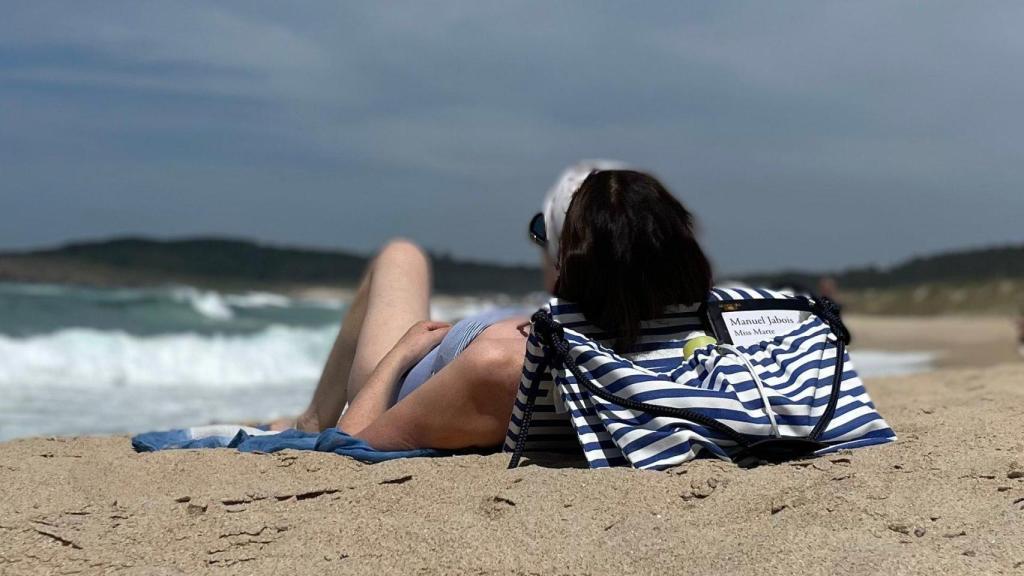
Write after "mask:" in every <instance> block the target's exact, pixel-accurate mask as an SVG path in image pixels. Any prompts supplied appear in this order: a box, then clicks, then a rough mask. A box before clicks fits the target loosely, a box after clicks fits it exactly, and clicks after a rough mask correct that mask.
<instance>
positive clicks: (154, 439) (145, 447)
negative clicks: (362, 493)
mask: <svg viewBox="0 0 1024 576" xmlns="http://www.w3.org/2000/svg"><path fill="white" fill-rule="evenodd" d="M132 448H134V449H135V451H136V452H155V451H158V450H176V449H188V448H235V449H237V450H239V451H240V452H277V451H280V450H313V451H316V452H333V453H334V454H339V455H341V456H348V457H350V458H355V459H356V460H359V461H360V462H365V463H367V464H375V463H377V462H384V461H385V460H396V459H398V458H424V457H435V456H449V455H452V454H454V453H453V452H448V451H444V450H431V449H419V450H377V449H375V448H373V447H372V446H370V445H369V444H367V443H366V442H364V441H363V440H360V439H358V438H355V437H352V436H349V435H348V434H345V433H344V432H342V431H341V430H338V429H337V428H328V429H327V430H324V431H323V432H321V433H319V434H313V433H311V432H301V431H299V430H294V429H293V430H285V431H283V432H270V431H267V430H261V429H259V428H253V427H251V426H227V425H223V426H197V427H194V428H181V429H178V430H166V431H162V432H146V433H144V434H139V435H137V436H135V437H133V438H132Z"/></svg>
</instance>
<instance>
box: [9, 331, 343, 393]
mask: <svg viewBox="0 0 1024 576" xmlns="http://www.w3.org/2000/svg"><path fill="white" fill-rule="evenodd" d="M336 333H337V328H336V327H333V326H325V327H322V328H298V327H289V326H270V327H268V328H266V329H264V330H262V331H260V332H257V333H254V334H232V335H218V334H214V335H199V334H193V333H179V334H161V335H156V336H134V335H131V334H128V333H126V332H122V331H100V330H95V329H91V328H66V329H62V330H59V331H57V332H54V333H52V334H45V335H40V336H32V337H28V338H11V337H9V336H0V358H2V359H3V362H0V386H25V385H45V384H59V385H66V386H72V387H105V386H150V385H204V386H216V387H224V386H236V387H237V386H251V385H254V384H261V383H284V382H299V381H309V380H315V379H316V378H317V377H318V376H319V375H320V370H321V369H322V367H323V363H324V361H325V360H326V358H327V353H328V352H329V350H330V346H331V343H332V341H333V338H334V335H335V334H336Z"/></svg>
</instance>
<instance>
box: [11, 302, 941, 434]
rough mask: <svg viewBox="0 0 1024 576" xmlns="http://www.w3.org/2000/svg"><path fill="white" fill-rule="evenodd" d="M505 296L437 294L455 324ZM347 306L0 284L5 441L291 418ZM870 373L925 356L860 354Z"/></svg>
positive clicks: (909, 368) (909, 365)
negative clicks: (490, 298) (489, 298)
mask: <svg viewBox="0 0 1024 576" xmlns="http://www.w3.org/2000/svg"><path fill="white" fill-rule="evenodd" d="M496 303H500V304H502V305H507V304H508V303H509V302H508V300H507V299H502V301H501V302H493V301H489V300H484V299H480V298H461V299H454V298H446V299H439V300H438V302H437V303H436V304H435V305H434V306H433V308H432V315H433V317H434V318H436V319H441V320H454V319H457V318H460V317H463V316H465V315H468V314H472V313H473V312H476V311H478V310H482V309H485V308H487V307H490V306H493V305H495V304H496ZM346 306H347V302H345V301H342V300H329V299H319V300H312V299H305V300H304V299H296V298H288V297H285V296H282V295H279V294H269V293H262V292H248V293H220V292H215V291H210V290H201V289H196V288H192V287H188V286H173V287H166V288H152V289H127V288H122V289H97V288H82V287H69V286H54V285H38V284H4V283H0V440H6V439H10V438H16V437H24V436H51V435H70V434H75V435H78V434H109V433H124V432H141V431H146V430H156V429H166V428H174V427H183V426H191V425H199V424H207V423H211V422H240V421H250V422H252V421H268V420H271V419H273V418H277V417H280V416H288V415H295V414H297V413H298V412H299V411H300V410H301V409H302V408H304V407H305V405H306V402H307V401H308V399H309V396H310V394H311V393H312V390H313V388H314V387H315V385H316V381H317V378H318V377H319V375H320V370H321V368H322V366H323V363H324V361H325V360H326V358H327V354H328V351H329V350H330V347H331V344H332V342H333V340H334V337H335V334H336V333H337V330H338V327H339V325H340V321H341V318H342V316H343V314H344V312H345V309H346ZM856 361H857V366H858V369H859V371H860V372H861V373H862V374H863V375H865V376H878V375H884V374H900V373H907V372H913V371H918V370H926V369H928V368H929V366H930V364H931V361H932V359H931V357H930V356H929V355H927V354H892V353H884V352H874V351H857V352H856Z"/></svg>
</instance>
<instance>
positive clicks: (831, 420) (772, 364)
mask: <svg viewBox="0 0 1024 576" xmlns="http://www.w3.org/2000/svg"><path fill="white" fill-rule="evenodd" d="M532 324H533V330H532V333H531V335H530V338H529V339H528V341H527V351H526V359H525V362H524V366H523V377H522V381H521V384H520V388H519V393H518V395H517V398H516V403H515V406H514V408H513V414H512V420H511V422H510V423H509V428H508V433H507V435H506V442H505V450H506V451H509V452H512V458H511V461H510V464H509V466H510V467H515V466H517V465H518V463H519V461H520V459H521V456H522V454H523V453H524V451H525V450H526V449H527V448H529V449H530V450H531V451H533V450H538V451H565V450H570V449H574V451H576V452H578V451H579V450H580V447H582V451H583V454H584V456H585V457H586V459H587V462H588V463H589V465H590V467H592V468H603V467H607V466H622V465H628V466H633V467H635V468H645V469H656V470H657V469H664V468H667V467H670V466H675V465H678V464H681V463H684V462H687V461H689V460H691V459H693V458H695V457H697V456H698V455H706V456H712V457H717V458H720V459H723V460H728V461H732V462H736V463H737V464H741V465H751V464H756V463H759V462H780V461H785V460H790V459H796V458H805V457H810V456H815V455H821V454H826V453H829V452H834V451H837V450H841V449H847V448H856V447H861V446H869V445H874V444H882V443H886V442H891V441H893V440H895V434H894V433H893V431H892V429H891V428H890V427H889V425H888V424H886V422H885V420H883V419H882V417H881V415H879V413H878V411H877V410H876V409H875V406H874V404H873V403H872V402H871V399H870V397H869V396H868V394H867V391H866V390H865V389H864V385H863V383H862V382H861V380H860V378H859V377H858V376H857V372H856V370H855V369H854V366H853V363H852V361H851V360H850V356H849V353H848V351H847V350H846V344H847V343H848V342H849V333H848V332H847V330H846V328H845V327H844V326H843V324H842V320H841V319H840V318H839V315H838V313H837V310H836V308H835V306H834V305H833V304H831V303H830V302H829V301H828V300H826V299H823V298H822V299H816V300H815V299H810V298H806V297H800V296H792V295H789V294H785V293H781V292H774V291H769V290H762V289H749V288H731V289H722V288H717V289H715V290H712V292H711V293H710V294H709V297H708V300H707V302H705V303H704V304H703V305H701V306H697V307H684V306H677V307H670V308H668V309H667V310H666V311H665V314H664V315H663V316H662V317H660V318H658V319H655V320H651V321H647V322H644V323H643V324H642V326H641V331H640V338H639V340H638V343H637V345H636V346H635V347H634V348H633V349H632V350H631V351H630V353H629V354H618V353H616V352H615V351H613V350H611V348H610V347H609V344H610V343H611V342H613V341H614V336H615V335H614V334H608V333H605V332H602V331H601V330H600V329H599V328H597V327H596V326H594V325H592V324H590V323H589V322H588V321H587V319H586V317H585V316H584V315H583V314H582V313H581V312H580V310H579V308H578V307H577V306H575V305H574V304H572V303H570V302H566V301H563V300H559V299H557V298H555V299H552V300H551V301H549V302H548V303H547V304H546V305H545V306H544V307H542V308H541V309H540V310H539V311H538V312H537V313H536V314H534V316H533V318H532ZM704 334H713V335H714V336H715V337H716V338H717V340H718V343H717V344H713V343H709V344H708V345H707V346H706V347H705V348H703V349H698V350H697V351H696V352H695V353H693V355H692V357H690V358H688V359H686V358H684V357H683V347H684V345H685V343H686V342H687V341H688V340H690V339H691V338H694V337H696V336H700V335H704ZM573 445H574V448H570V447H572V446H573Z"/></svg>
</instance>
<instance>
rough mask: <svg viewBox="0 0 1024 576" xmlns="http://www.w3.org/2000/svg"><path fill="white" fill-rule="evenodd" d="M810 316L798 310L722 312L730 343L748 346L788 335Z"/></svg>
mask: <svg viewBox="0 0 1024 576" xmlns="http://www.w3.org/2000/svg"><path fill="white" fill-rule="evenodd" d="M809 316H810V315H809V314H808V313H807V312H801V311H799V310H742V311H739V312H722V320H723V321H725V328H726V329H727V330H728V331H729V336H730V338H731V339H732V343H733V344H735V345H737V346H750V345H752V344H757V343H758V342H764V341H765V340H771V339H773V338H775V337H776V336H782V335H784V334H788V333H790V332H792V331H793V330H795V329H796V327H797V325H799V324H800V323H801V322H803V321H804V320H806V319H807V318H808V317H809Z"/></svg>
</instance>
